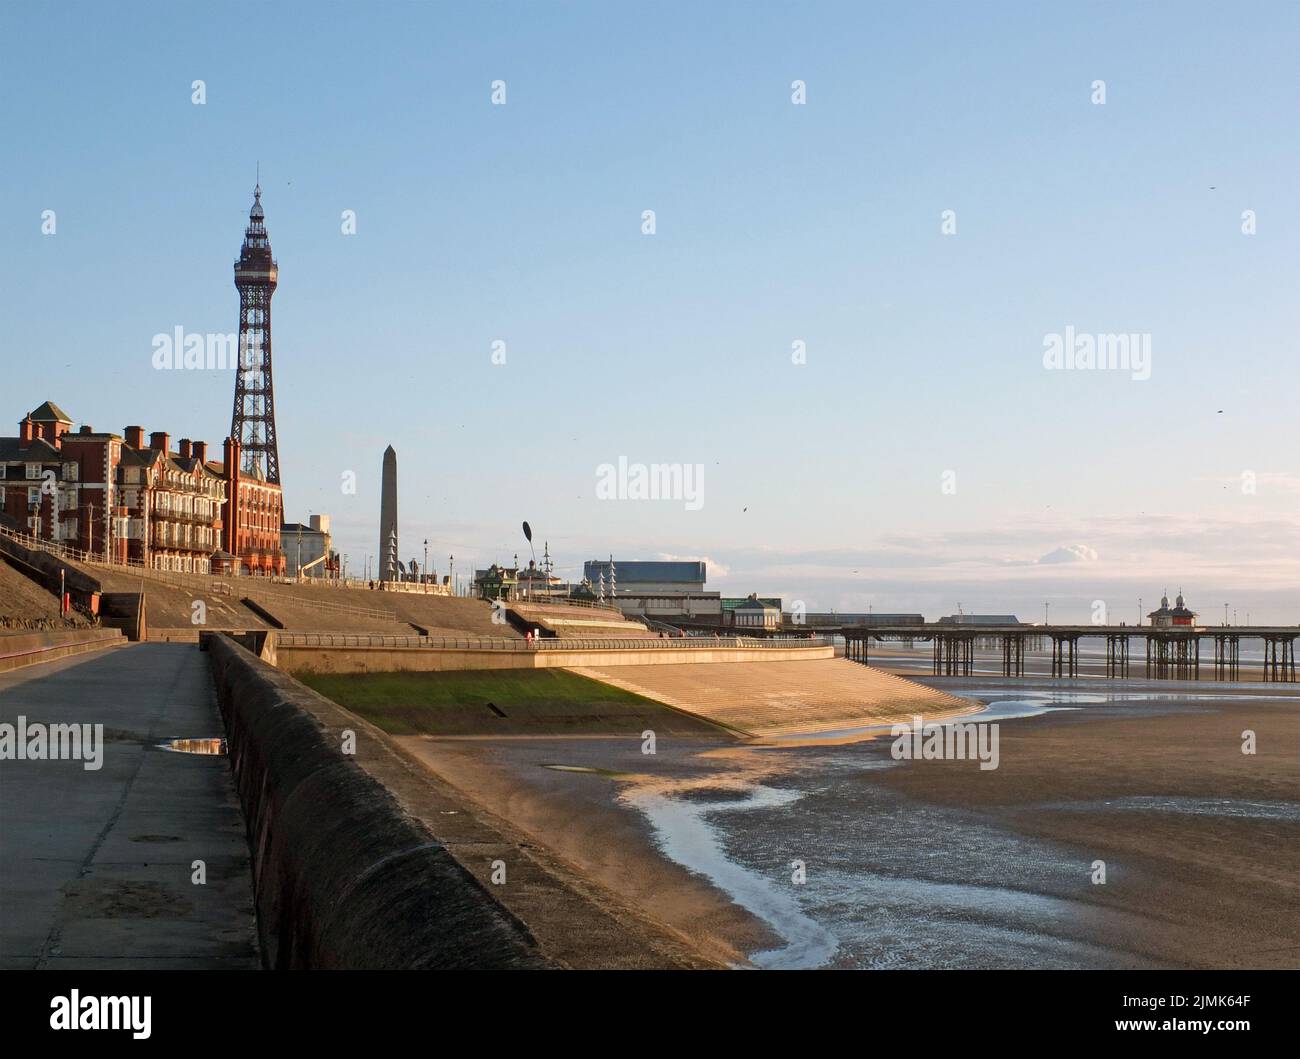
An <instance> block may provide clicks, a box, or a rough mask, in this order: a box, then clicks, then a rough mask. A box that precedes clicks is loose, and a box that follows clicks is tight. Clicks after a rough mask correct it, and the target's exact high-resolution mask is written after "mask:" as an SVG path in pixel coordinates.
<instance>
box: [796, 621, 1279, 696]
mask: <svg viewBox="0 0 1300 1059" xmlns="http://www.w3.org/2000/svg"><path fill="white" fill-rule="evenodd" d="M816 631H817V632H818V633H820V634H822V635H827V634H834V635H839V636H842V637H844V653H845V657H847V658H849V659H850V660H852V661H855V662H861V663H863V664H867V663H868V662H869V661H870V649H871V641H872V640H875V641H877V642H881V643H885V642H889V641H891V640H892V641H911V642H914V641H918V640H919V641H921V642H923V643H924V642H926V641H929V642H930V643H931V644H932V646H933V652H932V653H933V667H932V672H933V674H934V675H935V676H949V677H955V676H961V677H969V676H972V675H973V674H974V669H975V641H976V640H984V641H987V640H995V641H997V642H998V643H999V644H1000V646H1001V654H1002V675H1003V676H1005V677H1023V676H1024V675H1025V653H1026V641H1027V640H1030V639H1034V638H1046V639H1050V640H1051V641H1052V676H1054V677H1077V676H1078V675H1079V641H1080V640H1081V639H1084V638H1087V637H1095V638H1097V639H1104V640H1105V641H1106V676H1107V677H1112V678H1125V677H1128V676H1129V675H1130V661H1131V659H1130V653H1129V641H1130V639H1131V638H1141V639H1143V640H1144V641H1145V645H1146V649H1145V655H1144V664H1145V675H1146V676H1147V677H1148V678H1150V679H1153V680H1200V679H1201V642H1202V641H1203V640H1211V641H1213V643H1214V679H1215V680H1238V679H1240V675H1241V641H1242V640H1252V639H1253V640H1260V641H1262V642H1263V644H1264V680H1265V681H1266V682H1270V683H1287V684H1294V683H1296V682H1297V678H1296V663H1295V644H1296V640H1297V639H1300V626H1287V625H1259V626H1251V625H1231V626H1218V625H1206V626H1184V625H1179V626H1149V625H1000V626H999V625H979V626H974V625H967V626H962V625H952V624H942V623H938V622H926V623H924V624H916V625H842V626H838V627H835V628H833V629H832V628H831V627H823V626H818V627H817V629H816Z"/></svg>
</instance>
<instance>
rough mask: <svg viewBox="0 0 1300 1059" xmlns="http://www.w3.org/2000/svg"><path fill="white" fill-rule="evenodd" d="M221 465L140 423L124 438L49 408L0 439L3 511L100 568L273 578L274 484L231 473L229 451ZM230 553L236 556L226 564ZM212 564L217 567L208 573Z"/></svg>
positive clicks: (233, 453) (277, 559)
mask: <svg viewBox="0 0 1300 1059" xmlns="http://www.w3.org/2000/svg"><path fill="white" fill-rule="evenodd" d="M222 456H223V459H222V460H221V461H212V460H209V459H208V452H207V444H206V443H205V442H202V441H191V440H190V439H189V438H181V439H180V441H179V443H178V447H177V448H176V449H175V450H173V449H172V446H171V436H170V435H169V434H167V433H165V432H163V431H155V432H154V433H152V434H150V435H149V438H148V442H147V443H146V441H145V432H144V428H143V427H139V426H129V427H127V428H126V429H125V430H124V431H123V433H122V434H121V435H118V434H103V433H97V432H96V431H95V430H93V429H92V428H91V427H89V426H83V427H81V429H80V430H77V431H75V432H74V431H73V430H72V420H71V419H70V418H69V417H68V416H67V415H65V414H64V413H63V411H62V410H61V409H60V408H59V407H58V406H57V405H55V404H53V403H52V402H49V401H46V402H45V403H44V404H42V405H41V406H40V407H39V408H37V409H35V410H34V411H32V412H30V413H29V414H28V415H26V416H24V417H23V419H22V421H21V422H20V423H19V426H18V436H17V437H13V438H0V491H2V495H0V511H3V513H4V514H5V515H7V516H8V517H9V519H10V520H12V521H13V522H16V523H18V524H20V525H21V526H22V527H23V528H24V529H25V530H26V532H28V533H34V534H35V535H37V536H39V537H41V538H43V539H45V540H50V541H58V542H59V543H62V544H64V545H66V546H67V547H70V548H75V549H77V550H79V551H84V552H87V553H89V554H90V555H92V556H94V557H95V558H97V559H99V560H101V561H109V562H120V563H127V562H129V563H133V564H142V565H145V566H148V567H152V568H154V569H160V570H175V571H182V572H187V573H211V572H223V573H228V572H233V571H231V570H229V569H224V567H229V566H232V565H234V564H235V563H236V562H237V563H238V565H239V566H240V567H241V568H242V569H241V570H240V572H241V573H249V574H263V575H270V574H275V575H281V574H283V573H284V571H285V557H284V554H283V552H282V551H281V548H280V523H281V521H282V513H283V498H282V495H281V492H280V487H279V486H278V485H273V484H269V483H267V482H265V481H262V480H260V479H258V478H256V477H255V476H252V475H248V474H246V473H243V472H240V471H239V451H238V444H237V443H236V442H234V441H233V440H231V439H227V440H226V442H225V446H224V448H223V452H222ZM232 557H235V558H232ZM214 567H215V569H214Z"/></svg>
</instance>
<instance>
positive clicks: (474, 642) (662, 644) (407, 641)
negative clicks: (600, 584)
mask: <svg viewBox="0 0 1300 1059" xmlns="http://www.w3.org/2000/svg"><path fill="white" fill-rule="evenodd" d="M275 642H276V644H277V646H280V647H401V648H425V649H435V650H470V651H593V650H595V651H610V650H616V651H624V650H632V651H665V650H678V649H686V650H711V649H715V648H731V649H736V648H744V649H746V650H748V649H751V648H753V649H758V650H769V651H770V650H781V649H788V648H796V649H798V648H810V647H829V646H832V641H831V640H830V639H828V638H827V637H824V636H803V637H792V638H790V639H785V640H782V639H776V638H773V637H764V638H755V637H748V636H720V637H716V638H714V637H680V638H675V639H659V638H658V637H645V638H640V639H639V638H636V637H630V636H629V637H612V638H595V639H572V640H561V639H542V640H532V641H529V640H520V639H506V638H504V637H482V636H477V637H475V636H388V635H385V634H381V633H374V634H367V633H302V632H278V633H276V640H275Z"/></svg>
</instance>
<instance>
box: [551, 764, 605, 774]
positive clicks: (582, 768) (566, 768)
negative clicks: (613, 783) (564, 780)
mask: <svg viewBox="0 0 1300 1059" xmlns="http://www.w3.org/2000/svg"><path fill="white" fill-rule="evenodd" d="M542 768H544V769H550V770H551V771H552V772H581V773H583V774H585V775H588V776H622V775H625V773H622V772H615V771H614V770H613V769H597V768H591V767H589V766H587V765H545V764H544V765H542Z"/></svg>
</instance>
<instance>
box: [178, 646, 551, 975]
mask: <svg viewBox="0 0 1300 1059" xmlns="http://www.w3.org/2000/svg"><path fill="white" fill-rule="evenodd" d="M203 646H204V647H206V649H207V651H208V653H209V656H210V658H211V662H212V674H213V679H214V681H215V683H216V688H217V698H218V702H219V703H220V706H221V713H222V716H223V717H224V719H225V724H226V738H227V745H228V747H229V753H230V762H231V767H232V770H233V772H234V776H235V785H236V788H237V790H238V791H239V798H240V802H241V803H242V805H243V810H244V818H245V821H246V823H247V827H248V836H249V844H250V846H251V849H252V855H253V890H254V900H255V902H256V905H257V921H258V933H259V935H260V938H261V944H262V953H263V961H264V963H265V964H266V965H267V966H268V967H270V968H439V967H458V968H473V967H477V968H509V967H545V966H548V961H546V960H545V959H544V958H543V957H541V956H540V955H539V954H538V952H537V948H536V945H535V943H534V942H533V939H532V938H531V937H530V936H529V934H528V933H527V931H526V930H525V929H524V927H523V926H522V924H520V923H519V922H518V921H517V920H515V919H514V918H512V917H511V916H510V915H509V914H508V913H507V912H505V911H504V909H502V907H501V906H500V905H499V904H498V903H497V902H496V901H495V900H494V899H493V898H492V897H491V895H490V894H488V892H487V891H486V890H484V888H483V887H482V885H481V884H480V883H479V882H478V880H476V879H475V878H474V877H473V876H472V875H471V874H470V873H469V872H468V871H466V870H465V869H464V868H463V867H462V866H461V865H460V864H459V863H457V861H456V860H455V859H454V858H453V857H452V856H451V854H450V853H448V852H447V850H446V849H445V847H444V846H443V844H442V843H441V842H439V841H438V840H437V839H436V838H435V837H434V836H433V834H432V833H431V832H430V831H429V830H428V829H427V828H426V827H425V826H424V825H423V824H422V823H420V822H419V821H417V820H415V819H414V818H412V817H410V816H408V815H407V814H406V813H404V812H403V811H402V809H401V807H400V806H399V805H398V804H397V802H396V800H395V799H394V798H393V795H392V794H390V793H389V791H388V790H387V789H385V787H384V786H382V785H381V784H380V783H378V782H377V781H376V780H375V779H373V778H372V777H371V776H370V775H368V774H367V773H366V772H365V771H364V770H363V769H362V768H361V767H360V766H359V765H358V764H357V762H356V760H355V759H354V758H353V757H351V756H350V755H348V754H347V753H344V750H343V745H342V744H343V741H342V739H341V733H342V732H343V730H344V729H346V728H347V727H348V725H349V722H351V723H352V724H353V725H355V724H356V723H357V722H356V719H355V718H352V717H351V715H350V714H348V713H346V711H344V710H342V709H341V708H340V707H339V706H337V705H335V704H334V703H332V702H330V701H329V700H328V699H325V698H322V697H321V696H319V695H317V694H316V693H315V692H313V691H311V690H310V689H309V688H306V687H304V686H303V685H302V684H299V683H298V682H297V681H296V680H294V679H293V678H292V677H290V676H288V675H287V674H285V673H283V672H281V671H279V670H277V669H276V668H274V667H273V666H271V665H268V664H267V663H266V662H264V661H262V660H261V659H259V658H257V657H256V656H254V655H253V654H252V653H251V652H249V651H248V650H246V649H245V648H243V647H241V646H239V645H238V644H236V643H235V642H234V641H233V640H231V639H230V638H228V637H226V636H221V635H215V634H207V635H205V636H204V637H203Z"/></svg>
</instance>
